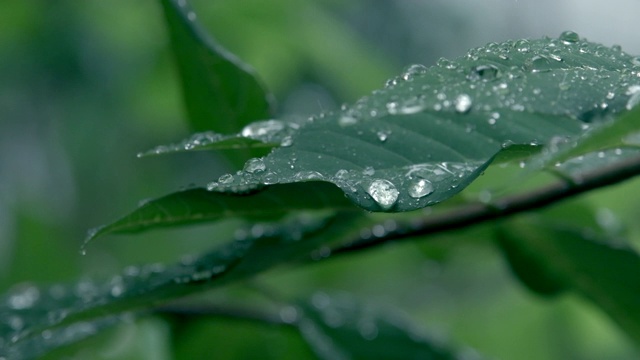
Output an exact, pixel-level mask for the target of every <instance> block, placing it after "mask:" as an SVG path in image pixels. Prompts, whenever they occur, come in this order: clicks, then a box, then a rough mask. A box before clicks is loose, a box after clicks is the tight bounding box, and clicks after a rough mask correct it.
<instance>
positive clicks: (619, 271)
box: [499, 218, 640, 342]
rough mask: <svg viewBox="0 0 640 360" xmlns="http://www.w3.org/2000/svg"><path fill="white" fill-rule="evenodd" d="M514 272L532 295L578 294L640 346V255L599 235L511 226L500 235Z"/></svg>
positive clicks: (520, 223)
mask: <svg viewBox="0 0 640 360" xmlns="http://www.w3.org/2000/svg"><path fill="white" fill-rule="evenodd" d="M499 238H500V244H501V245H502V248H503V250H504V251H505V253H506V255H507V259H508V260H509V263H510V265H511V266H512V269H514V272H515V273H516V274H517V275H518V276H519V278H520V279H521V280H522V281H523V282H524V284H525V285H527V286H528V287H529V288H531V289H532V290H534V291H536V292H538V293H542V294H554V293H558V292H560V291H561V290H570V291H574V292H576V293H578V294H580V295H582V296H584V297H586V298H587V299H589V300H591V301H592V302H594V303H595V304H596V305H597V306H599V307H600V308H602V310H604V311H605V312H606V313H607V314H608V315H609V316H610V317H611V318H612V319H613V320H614V321H616V322H617V323H618V324H619V325H620V326H621V327H622V329H624V330H625V331H626V332H627V333H628V334H629V336H630V337H631V338H633V339H635V341H638V342H640V311H639V310H638V309H640V298H639V297H638V296H637V294H638V292H637V289H640V278H639V277H638V274H640V255H639V254H638V253H637V252H636V251H635V250H633V249H632V248H630V247H629V246H627V245H625V244H624V243H621V242H620V241H617V240H616V239H609V238H607V237H605V236H603V235H598V233H597V232H595V231H592V230H589V229H584V228H576V227H573V226H562V225H557V224H551V223H549V222H548V221H547V222H544V221H540V220H537V219H536V218H527V219H519V220H517V221H513V222H509V223H508V224H506V225H505V226H504V227H501V228H500V231H499Z"/></svg>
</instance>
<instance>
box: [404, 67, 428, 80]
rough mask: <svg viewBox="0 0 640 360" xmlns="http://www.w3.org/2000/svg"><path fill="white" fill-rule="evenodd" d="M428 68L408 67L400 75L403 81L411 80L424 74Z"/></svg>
mask: <svg viewBox="0 0 640 360" xmlns="http://www.w3.org/2000/svg"><path fill="white" fill-rule="evenodd" d="M427 70H428V68H427V67H426V66H424V65H421V64H413V65H409V66H408V67H407V68H406V69H405V70H404V72H403V73H402V78H403V79H404V80H412V79H413V77H414V76H415V75H418V74H424V73H426V72H427Z"/></svg>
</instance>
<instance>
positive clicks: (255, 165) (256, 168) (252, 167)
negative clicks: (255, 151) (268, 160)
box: [244, 158, 267, 173]
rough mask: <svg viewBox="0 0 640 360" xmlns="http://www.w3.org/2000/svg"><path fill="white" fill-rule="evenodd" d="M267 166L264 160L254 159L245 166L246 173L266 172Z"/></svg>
mask: <svg viewBox="0 0 640 360" xmlns="http://www.w3.org/2000/svg"><path fill="white" fill-rule="evenodd" d="M266 168H267V167H266V165H265V164H264V160H262V159H259V158H253V159H249V160H248V161H247V162H246V163H245V164H244V171H246V172H248V173H257V172H261V171H264V170H265V169H266Z"/></svg>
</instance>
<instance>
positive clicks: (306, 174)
mask: <svg viewBox="0 0 640 360" xmlns="http://www.w3.org/2000/svg"><path fill="white" fill-rule="evenodd" d="M293 179H294V180H296V181H306V180H323V179H324V176H322V174H320V173H319V172H317V171H300V172H298V173H296V174H295V175H293Z"/></svg>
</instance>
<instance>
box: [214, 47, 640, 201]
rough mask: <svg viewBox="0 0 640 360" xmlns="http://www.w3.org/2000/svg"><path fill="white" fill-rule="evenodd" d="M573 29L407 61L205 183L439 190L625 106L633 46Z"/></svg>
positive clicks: (370, 194)
mask: <svg viewBox="0 0 640 360" xmlns="http://www.w3.org/2000/svg"><path fill="white" fill-rule="evenodd" d="M574 38H575V37H571V38H570V39H567V37H566V34H564V35H563V36H561V37H560V38H558V39H548V38H547V39H541V40H519V41H510V42H505V43H502V44H489V45H487V46H485V47H482V48H478V49H474V50H471V51H470V52H469V53H468V54H467V55H466V56H464V57H462V58H459V59H456V60H453V61H449V60H444V59H443V60H440V61H439V62H438V65H437V66H434V67H431V68H427V67H424V66H422V65H413V66H411V67H409V68H408V69H407V70H406V71H405V73H404V74H402V75H401V76H399V77H398V78H395V79H392V80H390V81H389V82H388V84H387V86H386V87H385V88H384V89H381V90H378V91H375V92H374V93H373V94H372V95H370V96H368V97H365V98H362V99H361V100H359V101H358V102H356V103H355V104H354V105H352V106H349V107H345V108H344V109H343V110H341V111H339V112H337V113H329V114H322V115H321V116H318V117H315V118H312V119H310V120H309V121H308V122H306V123H303V124H301V125H300V126H299V128H297V129H295V131H294V132H293V133H292V134H291V135H290V136H288V137H287V141H286V142H285V141H283V142H282V143H281V145H280V147H278V148H275V149H274V150H273V151H272V152H271V153H270V154H269V155H267V156H265V157H264V158H260V159H257V160H256V159H252V160H250V161H253V162H256V161H259V162H260V163H261V164H262V166H261V169H260V171H259V172H258V173H256V172H251V171H248V172H247V171H244V172H241V173H239V174H236V175H234V176H233V179H232V181H228V182H220V181H217V182H213V183H211V184H210V185H209V188H210V189H211V190H214V191H223V192H228V191H231V192H233V191H234V190H233V189H234V188H235V187H238V186H239V185H242V184H244V185H246V184H256V185H272V184H276V183H296V182H302V181H308V180H323V181H328V182H332V183H334V184H336V185H337V186H338V187H340V188H341V189H342V190H343V191H344V192H345V194H346V195H347V197H348V198H349V199H351V200H352V201H353V202H354V203H356V204H357V205H359V206H360V207H362V208H364V209H367V210H371V211H408V210H414V209H419V208H422V207H425V206H429V205H433V204H435V203H438V202H441V201H444V200H446V199H448V198H450V197H451V196H453V195H455V194H456V193H458V192H459V191H461V190H462V189H464V188H465V187H466V186H467V185H468V184H469V183H471V182H472V181H473V180H474V179H475V178H476V177H478V176H479V175H480V174H481V173H482V171H483V170H484V169H485V168H486V167H487V166H488V165H489V164H490V163H491V161H492V160H493V159H494V158H495V157H496V155H498V154H499V153H501V151H503V149H508V148H511V147H519V148H520V149H522V148H523V147H526V146H529V147H532V148H537V147H539V146H540V145H544V144H547V143H550V142H552V141H557V139H565V138H566V139H573V138H575V137H578V136H580V135H581V134H583V133H584V132H585V131H587V130H588V129H589V128H590V127H591V126H593V125H592V124H596V123H599V122H602V121H606V120H609V119H613V118H616V117H618V116H619V115H620V114H622V113H624V112H626V111H627V104H628V102H629V101H630V100H631V99H632V98H633V96H634V95H633V94H631V93H629V90H628V89H629V87H630V86H632V84H635V83H640V78H639V77H638V76H637V74H638V71H640V68H638V66H637V65H636V64H635V63H634V62H633V59H634V58H633V57H631V56H629V55H627V54H625V53H623V52H621V51H620V50H619V49H618V48H606V47H604V46H602V45H599V44H594V43H590V42H587V41H584V40H580V39H578V40H576V41H574ZM265 126H266V124H264V123H263V124H257V126H256V127H255V128H253V129H252V131H254V132H256V133H259V132H268V131H267V130H268V129H263V128H262V127H265Z"/></svg>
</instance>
